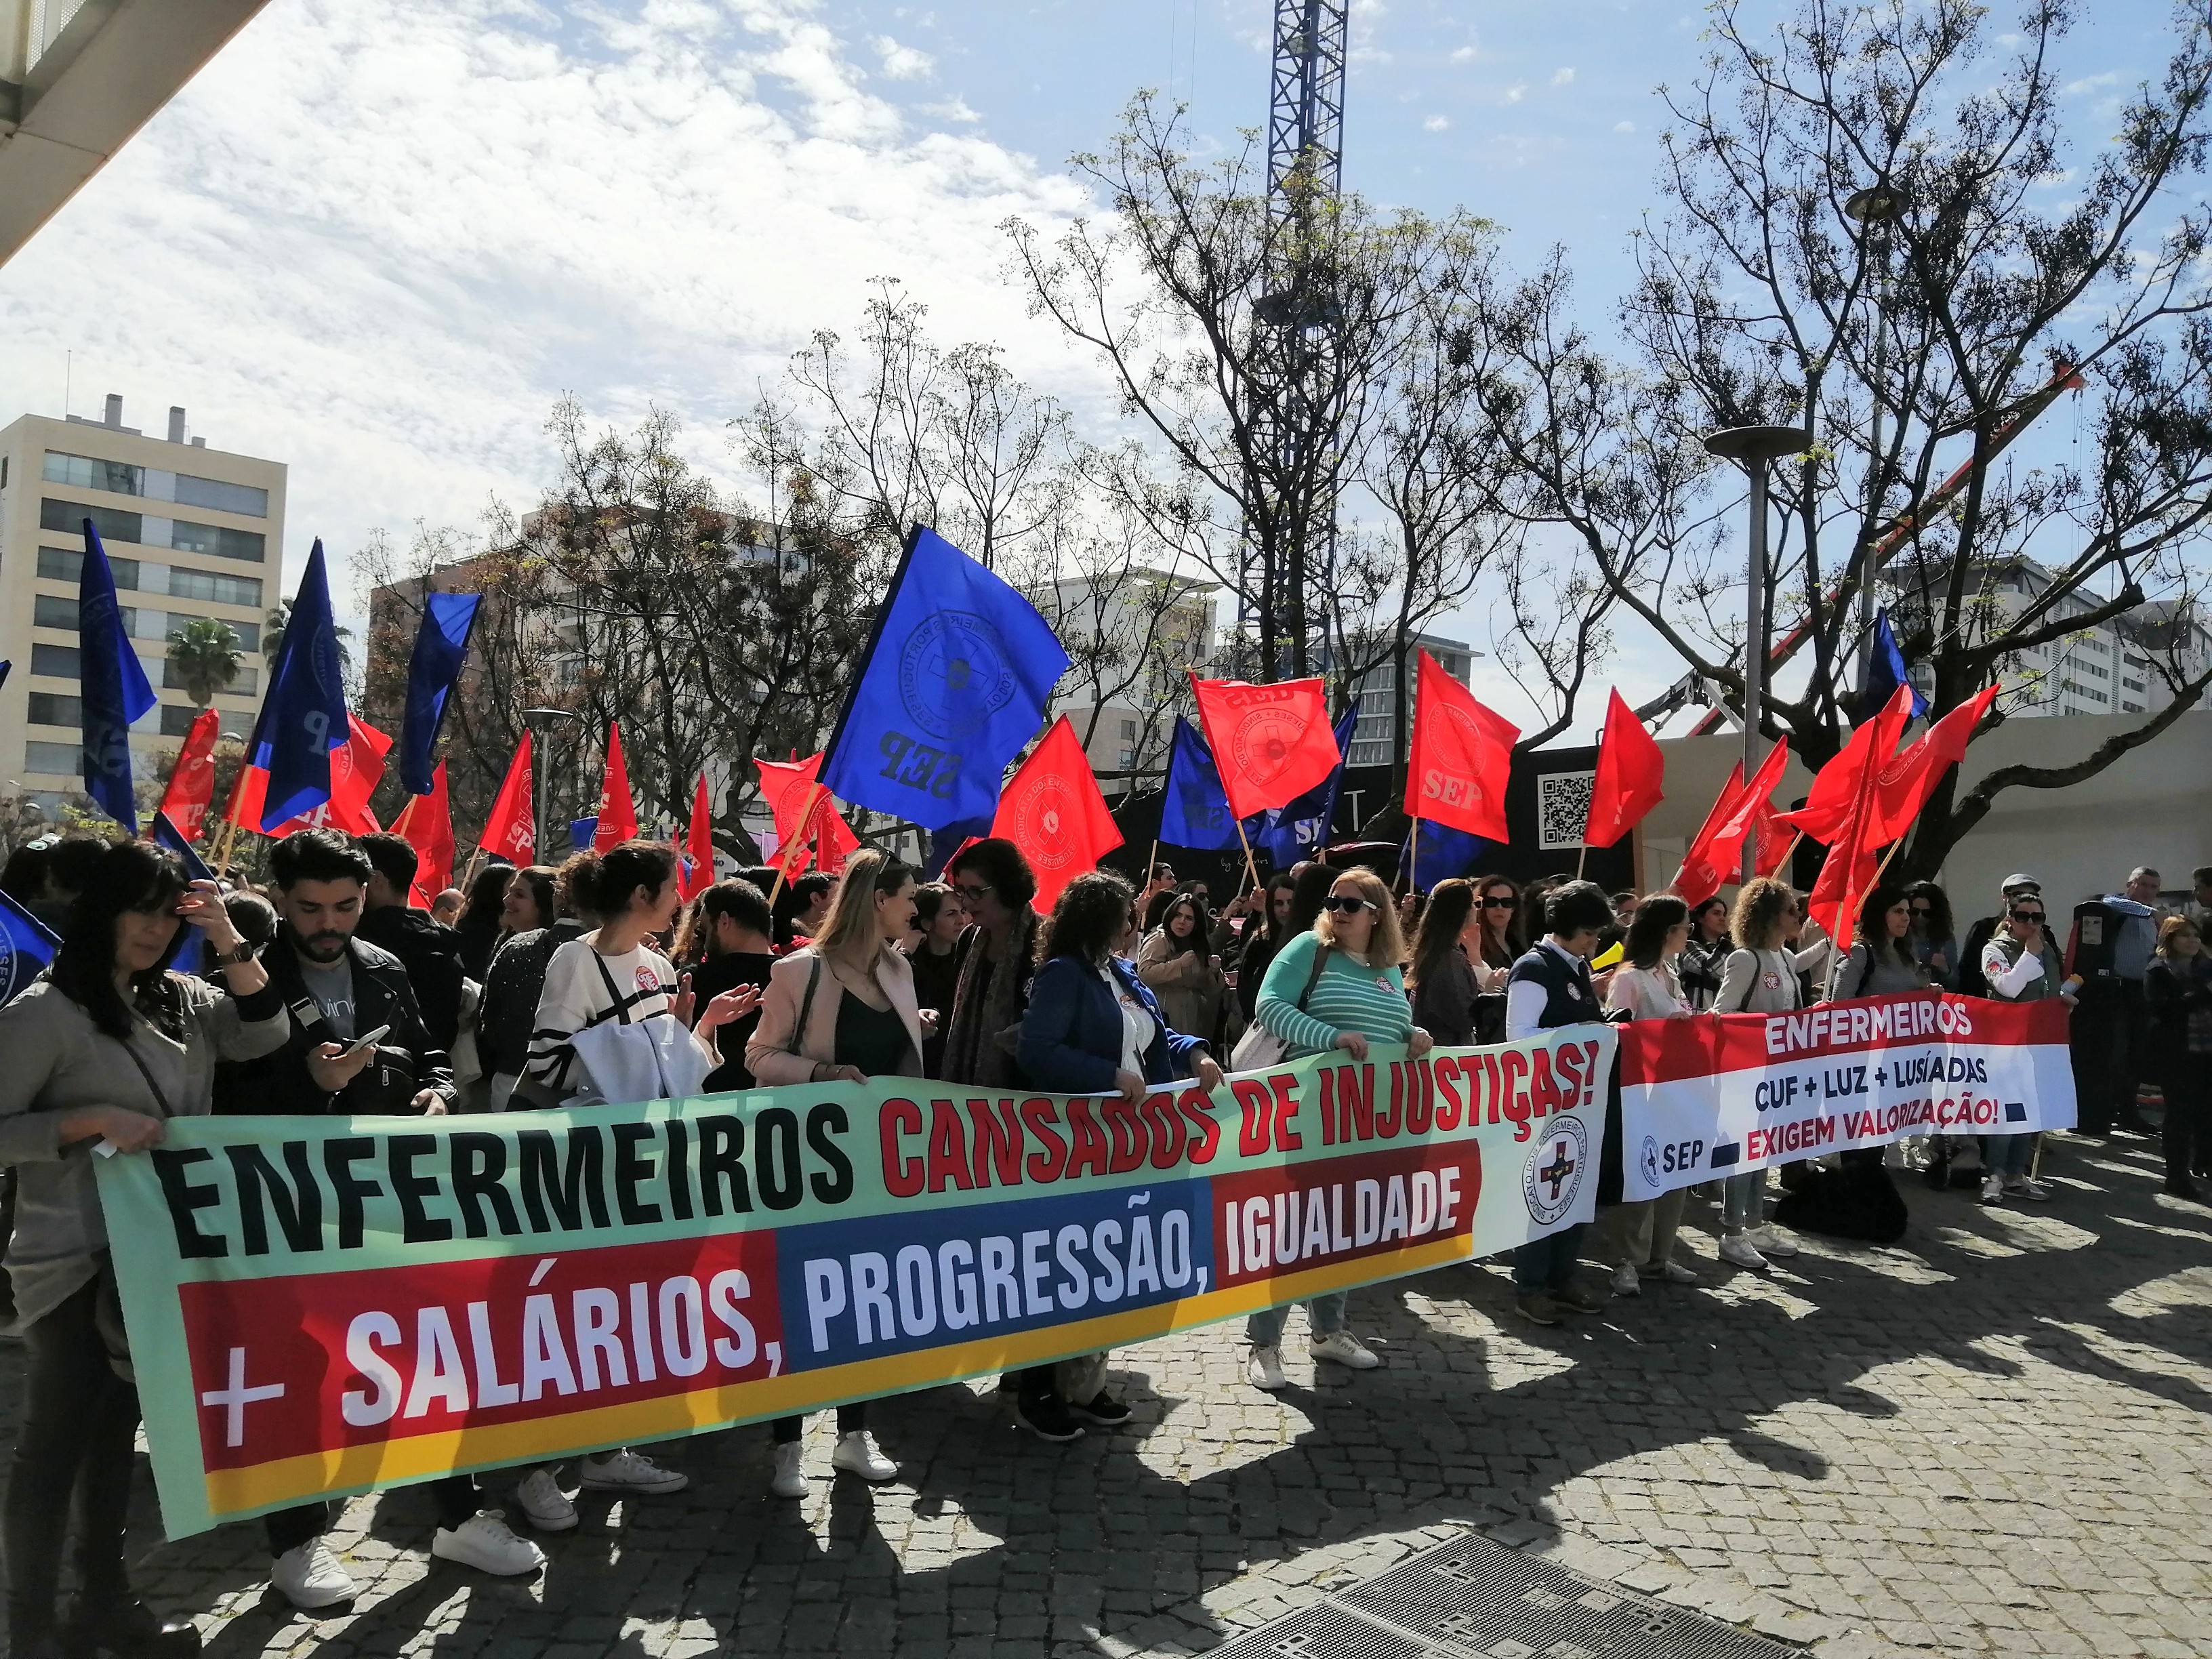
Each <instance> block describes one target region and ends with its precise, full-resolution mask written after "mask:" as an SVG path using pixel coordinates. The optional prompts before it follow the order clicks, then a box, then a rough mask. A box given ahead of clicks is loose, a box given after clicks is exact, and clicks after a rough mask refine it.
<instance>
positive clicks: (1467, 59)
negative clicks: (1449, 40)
mask: <svg viewBox="0 0 2212 1659" xmlns="http://www.w3.org/2000/svg"><path fill="white" fill-rule="evenodd" d="M1481 55H1482V48H1481V47H1480V46H1474V45H1471V44H1470V45H1468V46H1459V47H1455V49H1454V50H1453V52H1452V55H1451V58H1450V61H1451V62H1452V63H1455V64H1472V63H1473V62H1474V60H1475V59H1476V58H1479V57H1480V56H1481Z"/></svg>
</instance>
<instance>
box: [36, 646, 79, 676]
mask: <svg viewBox="0 0 2212 1659" xmlns="http://www.w3.org/2000/svg"><path fill="white" fill-rule="evenodd" d="M31 671H32V672H33V674H46V675H51V676H52V678H55V679H58V680H73V679H76V678H78V669H77V661H76V647H75V646H73V645H34V646H33V647H31Z"/></svg>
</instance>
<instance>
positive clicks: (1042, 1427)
mask: <svg viewBox="0 0 2212 1659" xmlns="http://www.w3.org/2000/svg"><path fill="white" fill-rule="evenodd" d="M1014 1415H1015V1416H1016V1417H1018V1418H1019V1419H1021V1425H1022V1426H1023V1427H1024V1428H1025V1429H1027V1430H1028V1431H1030V1433H1031V1434H1033V1435H1035V1436H1036V1437H1037V1438H1038V1439H1040V1440H1052V1441H1067V1440H1080V1439H1082V1438H1083V1425H1082V1424H1080V1423H1079V1422H1077V1421H1076V1420H1075V1413H1073V1412H1071V1411H1069V1410H1068V1409H1067V1407H1066V1406H1064V1405H1062V1404H1061V1403H1060V1397H1059V1395H1049V1394H1048V1395H1033V1396H1026V1397H1024V1398H1023V1399H1021V1400H1019V1401H1016V1402H1015V1404H1014Z"/></svg>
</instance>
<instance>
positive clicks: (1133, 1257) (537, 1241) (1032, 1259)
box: [96, 1026, 1613, 1536]
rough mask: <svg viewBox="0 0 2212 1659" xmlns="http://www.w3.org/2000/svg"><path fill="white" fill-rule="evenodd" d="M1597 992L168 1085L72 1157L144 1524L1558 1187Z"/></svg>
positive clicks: (1197, 1308)
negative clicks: (1169, 1037) (153, 1122)
mask: <svg viewBox="0 0 2212 1659" xmlns="http://www.w3.org/2000/svg"><path fill="white" fill-rule="evenodd" d="M1612 1057H1613V1033H1612V1030H1611V1029H1610V1028H1608V1027H1605V1026H1575V1027H1569V1028H1567V1029H1565V1030H1559V1031H1551V1032H1547V1033H1545V1034H1544V1036H1543V1037H1542V1038H1541V1039H1539V1040H1531V1041H1528V1042H1518V1043H1510V1044H1507V1045H1505V1046H1504V1047H1502V1048H1482V1049H1455V1050H1446V1051H1438V1052H1436V1053H1432V1054H1428V1055H1426V1056H1424V1057H1423V1058H1422V1059H1421V1060H1418V1061H1416V1060H1410V1059H1407V1058H1406V1057H1405V1056H1404V1054H1403V1051H1402V1050H1400V1051H1397V1052H1396V1053H1395V1055H1394V1054H1392V1053H1391V1052H1390V1051H1388V1050H1383V1049H1378V1050H1376V1053H1375V1054H1373V1055H1372V1056H1371V1057H1370V1059H1369V1060H1366V1061H1364V1062H1358V1063H1345V1064H1337V1063H1334V1062H1333V1061H1331V1060H1328V1059H1325V1058H1316V1059H1314V1060H1300V1061H1296V1062H1292V1063H1291V1064H1288V1065H1285V1066H1279V1067H1277V1068H1275V1069H1273V1070H1271V1071H1267V1072H1261V1073H1250V1074H1247V1075H1241V1076H1237V1077H1234V1078H1231V1079H1228V1080H1227V1082H1226V1083H1225V1085H1224V1086H1223V1087H1222V1088H1221V1089H1220V1090H1219V1091H1218V1092H1216V1093H1214V1094H1212V1095H1209V1094H1208V1093H1207V1092H1206V1091H1204V1090H1201V1089H1200V1088H1198V1087H1197V1086H1196V1085H1175V1086H1173V1087H1170V1088H1164V1089H1161V1090H1159V1091H1155V1092H1154V1093H1153V1094H1152V1095H1151V1096H1150V1097H1147V1098H1146V1100H1144V1101H1143V1102H1141V1103H1139V1104H1138V1105H1135V1106H1131V1105H1129V1104H1128V1103H1125V1102H1123V1101H1121V1099H1119V1098H1118V1097H1109V1098H1101V1097H1095V1096H1075V1097H1066V1096H1047V1095H1030V1096H1019V1095H1000V1096H990V1097H984V1096H981V1095H975V1094H971V1093H969V1092H968V1091H961V1090H958V1089H954V1088H951V1087H949V1086H947V1085H934V1084H931V1083H929V1082H927V1081H926V1080H924V1079H900V1078H884V1079H877V1080H876V1081H874V1082H872V1083H868V1084H830V1085H820V1086H811V1085H810V1086H805V1087H792V1088H783V1089H767V1090H757V1091H750V1092H749V1093H744V1094H732V1095H718V1096H712V1097H704V1098H700V1099H693V1100H685V1101H681V1102H667V1101H659V1102H653V1103H646V1104H641V1105H630V1106H605V1107H591V1108H583V1109H572V1110H568V1111H555V1112H528V1113H517V1114H512V1115H501V1116H498V1117H495V1118H481V1117H480V1118H441V1119H428V1120H419V1119H390V1118H377V1119H361V1118H356V1119H345V1118H335V1119H332V1118H307V1117H301V1118H244V1117H223V1118H180V1119H176V1120H173V1121H171V1123H170V1125H169V1130H168V1135H167V1139H166V1141H165V1142H164V1144H163V1145H162V1146H160V1147H157V1148H155V1149H154V1150H153V1151H152V1152H149V1153H146V1154H143V1155H133V1156H130V1157H121V1158H105V1159H100V1160H96V1162H97V1163H98V1164H99V1169H98V1172H97V1173H98V1179H99V1182H100V1200H101V1204H102V1206H103V1207H104V1209H105V1211H106V1217H107V1225H108V1231H109V1236H110V1237H111V1238H112V1240H113V1241H114V1246H115V1250H114V1259H115V1262H116V1267H117V1274H118V1281H119V1283H120V1285H121V1289H122V1292H123V1303H124V1312H125V1321H126V1322H127V1324H128V1327H129V1329H130V1334H131V1353H132V1356H133V1358H134V1360H135V1362H136V1364H137V1370H138V1374H139V1376H140V1377H141V1379H142V1381H143V1405H144V1408H145V1412H146V1423H147V1434H148V1438H149V1443H150V1445H151V1447H152V1450H153V1460H154V1470H155V1485H156V1486H157V1488H158V1489H159V1491H160V1493H161V1506H162V1515H163V1518H164V1521H165V1522H166V1524H167V1528H168V1530H169V1532H170V1534H172V1535H173V1536H181V1535H183V1534H187V1533H191V1532H197V1531H200V1530H204V1528H209V1527H211V1526H214V1525H216V1524H218V1523H220V1522H224V1521H228V1520H234V1519H237V1518H239V1517H241V1516H250V1515H255V1514H259V1513H263V1512H264V1511H266V1510H272V1509H276V1508H281V1507H284V1506H286V1505H289V1504H298V1503H301V1502H303V1501H305V1500H307V1499H309V1498H317V1497H322V1496H331V1495H340V1494H346V1493H351V1492H367V1491H372V1490H375V1489H378V1488H382V1487H388V1486H400V1485H404V1484H407V1483H409V1482H411V1481H416V1480H429V1479H433V1478H435V1477H436V1476H438V1475H441V1474H447V1473H448V1472H450V1471H453V1470H456V1469H471V1468H496V1467H500V1466H502V1465H507V1464H513V1463H518V1462H537V1461H543V1460H546V1459H551V1458H558V1457H563V1456H568V1455H573V1454H574V1453H576V1452H579V1451H586V1450H592V1449H599V1448H603V1447H607V1446H616V1445H623V1444H627V1443H641V1442H646V1441H651V1440H655V1439H668V1438H671V1437H677V1436H680V1435H686V1434H692V1433H696V1432H699V1431H702V1430H706V1429H713V1428H720V1427H725V1426H727V1425H731V1424H733V1423H744V1422H750V1421H754V1420H757V1419H762V1418H773V1417H781V1416H785V1415H788V1414H791V1413H799V1412H807V1411H812V1410H815V1409H817V1408H818V1407H823V1406H828V1405H834V1404H841V1403H843V1402H845V1401H853V1400H866V1399H871V1398H873V1397H876V1396H878V1395H884V1394H887V1393H895V1392H897V1391H899V1390H902V1389H918V1388H927V1387H931V1386H933V1385H935V1384H938V1383H947V1382H953V1381H957V1380H959V1379H961V1378H963V1377H968V1376H979V1375H987V1374H990V1373H994V1372H997V1371H1000V1370H1006V1369H1007V1368H1009V1367H1012V1366H1020V1365H1029V1364H1041V1363H1043V1362H1045V1361H1048V1360H1053V1359H1058V1358H1066V1357H1067V1356H1070V1355H1073V1354H1081V1353H1089V1352H1096V1351H1097V1350H1099V1349H1102V1348H1111V1347H1115V1346H1121V1345H1124V1344H1127V1343H1131V1342H1136V1341H1141V1340H1146V1339H1147V1338H1150V1337H1153V1336H1158V1335H1160V1334H1164V1333H1166V1332H1169V1331H1174V1330H1182V1329H1187V1328H1191V1327H1193V1326H1197V1325H1203V1324H1207V1323H1210V1322H1213V1321H1216V1320H1221V1319H1227V1318H1230V1317H1232V1316H1237V1315H1240V1314H1245V1313H1249V1312H1250V1311H1251V1310H1254V1309H1255V1308H1261V1307H1267V1306H1272V1305H1274V1304H1279V1303H1285V1302H1291V1301H1295V1300H1299V1299H1302V1298H1304V1297H1312V1296H1316V1295H1321V1294H1324V1293H1326V1292H1328V1291H1337V1290H1346V1289H1350V1288H1352V1287H1354V1286H1357V1285H1367V1284H1372V1283H1375V1282H1376V1281H1378V1280H1382V1279H1391V1278H1395V1277H1397V1276H1399V1275H1401V1274H1405V1273H1417V1272H1420V1271H1423V1270H1425V1269H1426V1268H1430V1267H1440V1266H1443V1265H1446V1264H1448V1263H1451V1262H1457V1261H1468V1260H1469V1259H1471V1258H1473V1257H1475V1256H1480V1255H1493V1254H1495V1253H1497V1252H1498V1251H1501V1250H1504V1249H1511V1248H1513V1247H1514V1246H1516V1245H1519V1244H1521V1243H1525V1242H1526V1241H1528V1239H1531V1238H1535V1237H1542V1236H1543V1235H1544V1234H1546V1233H1548V1232H1551V1231H1555V1230H1556V1229H1557V1228H1559V1227H1563V1226H1565V1225H1570V1224H1571V1223H1572V1222H1574V1221H1577V1220H1587V1219H1588V1218H1589V1214H1590V1210H1591V1196H1592V1194H1593V1191H1594V1185H1593V1182H1592V1181H1591V1179H1590V1178H1589V1173H1588V1172H1589V1170H1590V1160H1591V1156H1592V1152H1593V1150H1594V1148H1595V1146H1596V1143H1597V1138H1598V1136H1599V1134H1600V1133H1601V1125H1602V1122H1603V1112H1604V1101H1603V1098H1602V1096H1601V1092H1600V1091H1601V1085H1602V1083H1603V1080H1604V1079H1605V1077H1606V1075H1607V1068H1608V1066H1610V1065H1611V1063H1612Z"/></svg>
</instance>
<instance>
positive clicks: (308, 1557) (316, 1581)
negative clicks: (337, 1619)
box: [269, 1538, 354, 1613]
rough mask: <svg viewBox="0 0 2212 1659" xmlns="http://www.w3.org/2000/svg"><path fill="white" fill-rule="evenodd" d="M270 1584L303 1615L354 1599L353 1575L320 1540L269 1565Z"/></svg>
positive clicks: (290, 1551)
mask: <svg viewBox="0 0 2212 1659" xmlns="http://www.w3.org/2000/svg"><path fill="white" fill-rule="evenodd" d="M269 1582H270V1583H272V1584H274V1585H275V1586H276V1588H277V1589H280V1590H282V1591H283V1593H284V1599H285V1600H286V1601H289V1602H290V1603H291V1604H292V1605H293V1606H294V1607H298V1608H299V1609H300V1610H301V1612H303V1613H312V1612H313V1611H314V1610H315V1609H316V1608H317V1607H334V1606H336V1605H337V1603H338V1602H340V1601H352V1600H353V1598H354V1582H353V1575H352V1574H351V1573H349V1572H348V1571H346V1570H345V1569H344V1568H343V1567H342V1566H340V1565H338V1561H337V1557H336V1556H334V1555H332V1554H331V1553H330V1551H329V1549H328V1548H326V1547H325V1545H324V1543H323V1541H322V1540H321V1539H319V1538H310V1539H309V1540H308V1541H307V1542H306V1543H304V1544H302V1545H301V1546H300V1547H298V1548H296V1549H289V1550H286V1551H285V1552H284V1553H283V1554H282V1555H280V1556H278V1557H277V1558H276V1560H275V1562H274V1563H272V1564H271V1565H270V1569H269Z"/></svg>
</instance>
